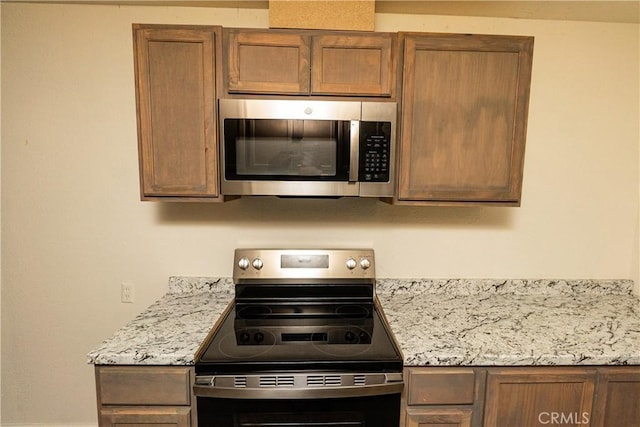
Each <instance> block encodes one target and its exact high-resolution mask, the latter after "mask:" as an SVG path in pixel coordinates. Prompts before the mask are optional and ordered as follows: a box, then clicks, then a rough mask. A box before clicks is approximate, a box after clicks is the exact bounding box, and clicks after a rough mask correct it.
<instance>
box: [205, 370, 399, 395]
mask: <svg viewBox="0 0 640 427" xmlns="http://www.w3.org/2000/svg"><path fill="white" fill-rule="evenodd" d="M377 376H382V377H383V378H384V379H383V381H382V382H380V383H377V384H370V385H369V384H367V385H343V386H311V387H309V386H304V387H296V386H295V385H282V386H265V387H246V386H240V387H238V386H234V385H233V384H226V381H217V379H216V377H213V376H212V377H204V378H197V379H196V383H195V385H194V386H193V392H194V394H195V395H196V396H199V397H218V398H227V399H329V398H350V397H366V396H381V395H386V394H395V393H401V392H402V389H403V387H404V382H403V381H402V374H401V373H398V374H380V375H377ZM217 382H221V383H222V384H220V385H219V384H216V383H217Z"/></svg>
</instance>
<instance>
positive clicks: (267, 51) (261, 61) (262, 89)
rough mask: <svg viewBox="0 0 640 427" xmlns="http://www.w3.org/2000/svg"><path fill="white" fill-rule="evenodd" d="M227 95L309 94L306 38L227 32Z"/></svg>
mask: <svg viewBox="0 0 640 427" xmlns="http://www.w3.org/2000/svg"><path fill="white" fill-rule="evenodd" d="M227 70H228V71H227V72H228V76H227V90H228V91H229V92H230V93H273V94H308V93H309V75H310V68H309V36H307V35H303V34H296V33H280V32H271V31H249V30H229V31H228V32H227Z"/></svg>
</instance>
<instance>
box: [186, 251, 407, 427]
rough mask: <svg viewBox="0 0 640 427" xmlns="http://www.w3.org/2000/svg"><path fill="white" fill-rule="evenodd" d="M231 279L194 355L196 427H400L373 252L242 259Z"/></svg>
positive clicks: (398, 382) (393, 359) (394, 356)
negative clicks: (226, 301) (228, 299)
mask: <svg viewBox="0 0 640 427" xmlns="http://www.w3.org/2000/svg"><path fill="white" fill-rule="evenodd" d="M233 278H234V283H235V299H234V301H233V302H232V303H231V304H230V305H229V306H228V307H227V309H226V311H225V312H224V314H223V315H222V316H221V318H220V320H218V322H217V323H216V325H215V326H214V327H213V329H212V330H211V332H210V334H209V336H208V337H207V339H206V340H205V341H204V342H203V343H202V345H201V347H200V349H199V350H198V352H197V354H196V363H195V371H196V378H195V385H194V393H195V395H196V397H197V411H198V425H200V426H201V427H202V426H216V427H249V426H251V427H261V426H265V427H266V426H290V427H320V426H327V427H328V426H332V427H346V426H349V427H364V426H366V427H394V426H398V425H399V419H400V393H401V391H402V388H403V379H402V366H403V358H402V354H401V352H400V349H399V347H398V345H397V344H396V342H395V340H394V338H393V335H392V333H391V331H390V329H389V326H388V324H387V322H386V320H385V318H384V315H383V312H382V309H381V307H380V304H379V302H378V300H377V298H376V296H375V260H374V253H373V251H372V250H358V249H356V250H274V249H269V250H247V249H239V250H236V253H235V259H234V273H233Z"/></svg>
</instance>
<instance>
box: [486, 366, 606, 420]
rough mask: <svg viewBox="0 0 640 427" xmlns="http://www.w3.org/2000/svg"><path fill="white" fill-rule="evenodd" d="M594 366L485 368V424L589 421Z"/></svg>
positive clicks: (594, 376) (592, 394) (594, 375)
mask: <svg viewBox="0 0 640 427" xmlns="http://www.w3.org/2000/svg"><path fill="white" fill-rule="evenodd" d="M595 383H596V369H595V368H573V367H571V368H556V367H551V368H544V367H535V368H501V369H488V372H487V389H486V396H485V414H484V426H485V427H504V426H518V427H539V426H541V425H546V424H549V425H563V426H579V425H585V424H586V425H589V420H590V418H591V414H592V404H593V397H594V389H595Z"/></svg>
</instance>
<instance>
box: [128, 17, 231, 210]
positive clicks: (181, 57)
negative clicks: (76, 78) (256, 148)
mask: <svg viewBox="0 0 640 427" xmlns="http://www.w3.org/2000/svg"><path fill="white" fill-rule="evenodd" d="M220 34H221V33H220V30H219V29H218V28H215V27H198V28H195V27H190V28H189V27H168V26H149V25H147V26H145V25H134V27H133V37H134V57H135V77H136V80H135V82H136V95H137V107H138V142H139V153H140V174H141V187H142V191H141V192H142V198H143V199H145V198H146V197H157V196H160V197H164V196H178V197H184V196H192V197H217V196H218V195H219V190H218V186H219V183H218V166H217V156H218V155H217V153H218V150H217V137H216V120H215V116H216V114H215V108H216V103H215V99H216V90H215V89H216V66H215V57H216V55H217V53H218V52H217V49H216V42H217V39H218V38H219V37H220Z"/></svg>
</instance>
